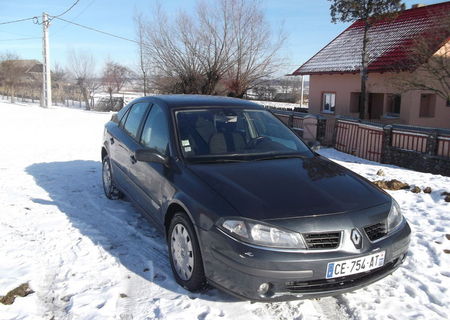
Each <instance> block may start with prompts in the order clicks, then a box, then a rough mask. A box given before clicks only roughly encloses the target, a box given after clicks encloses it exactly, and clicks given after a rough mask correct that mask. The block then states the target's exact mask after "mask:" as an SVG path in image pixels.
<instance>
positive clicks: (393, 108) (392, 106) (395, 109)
mask: <svg viewBox="0 0 450 320" xmlns="http://www.w3.org/2000/svg"><path fill="white" fill-rule="evenodd" d="M401 104H402V96H401V95H399V94H388V96H387V110H386V111H387V113H388V114H389V115H395V116H399V115H400V105H401Z"/></svg>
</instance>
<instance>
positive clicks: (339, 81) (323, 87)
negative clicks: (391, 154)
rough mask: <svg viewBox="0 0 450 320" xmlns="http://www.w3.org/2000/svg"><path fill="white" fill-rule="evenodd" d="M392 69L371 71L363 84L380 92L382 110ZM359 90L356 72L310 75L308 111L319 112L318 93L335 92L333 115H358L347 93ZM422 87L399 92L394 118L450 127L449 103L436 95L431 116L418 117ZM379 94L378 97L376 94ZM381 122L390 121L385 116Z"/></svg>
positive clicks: (320, 98) (389, 87) (400, 121)
mask: <svg viewBox="0 0 450 320" xmlns="http://www.w3.org/2000/svg"><path fill="white" fill-rule="evenodd" d="M393 76H394V75H393V74H392V73H371V74H369V80H368V82H367V88H368V91H369V92H372V93H384V94H385V95H384V105H383V114H386V113H387V111H388V110H387V109H388V102H387V101H388V96H387V95H386V94H387V93H396V90H395V89H393V86H392V80H391V79H392V78H393ZM359 91H360V77H359V74H329V75H311V76H310V90H309V109H310V113H317V114H318V113H322V114H323V112H322V110H321V109H322V108H321V104H322V93H324V92H334V93H336V110H335V114H336V115H344V116H351V117H358V116H359V115H358V113H356V112H355V113H352V112H350V94H351V92H359ZM422 93H428V92H425V91H409V92H406V93H403V94H402V95H401V107H400V119H396V120H395V121H394V122H396V123H402V124H408V125H415V126H427V127H437V128H450V107H447V106H446V102H445V101H444V100H443V99H442V98H440V97H436V106H435V115H434V117H432V118H424V117H419V111H420V95H421V94H422ZM378 98H379V97H378ZM383 122H386V123H388V122H393V121H392V120H386V121H383Z"/></svg>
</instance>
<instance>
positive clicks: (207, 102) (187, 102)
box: [136, 94, 264, 109]
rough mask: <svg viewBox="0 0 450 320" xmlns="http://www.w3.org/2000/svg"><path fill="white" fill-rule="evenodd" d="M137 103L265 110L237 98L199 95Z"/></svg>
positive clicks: (185, 95) (141, 99) (159, 97)
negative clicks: (152, 102)
mask: <svg viewBox="0 0 450 320" xmlns="http://www.w3.org/2000/svg"><path fill="white" fill-rule="evenodd" d="M137 101H149V102H151V101H154V102H157V103H159V104H161V105H165V106H166V107H167V108H169V109H173V108H184V107H186V108H189V107H214V106H223V107H241V108H242V107H244V108H248V109H264V107H263V106H261V105H259V104H256V103H254V102H250V101H248V100H242V99H237V98H230V97H223V96H207V95H197V94H171V95H158V96H148V97H143V98H140V99H138V100H136V102H137Z"/></svg>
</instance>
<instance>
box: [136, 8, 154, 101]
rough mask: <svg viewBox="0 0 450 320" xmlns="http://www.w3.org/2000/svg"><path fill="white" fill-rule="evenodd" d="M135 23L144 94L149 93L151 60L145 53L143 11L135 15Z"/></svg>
mask: <svg viewBox="0 0 450 320" xmlns="http://www.w3.org/2000/svg"><path fill="white" fill-rule="evenodd" d="M134 23H135V26H136V35H137V42H138V46H139V47H138V48H139V72H140V73H141V75H142V87H143V89H144V96H146V95H147V93H148V87H149V78H148V77H149V73H150V61H149V59H148V56H147V55H146V54H145V44H144V34H145V19H144V16H143V15H142V13H141V12H139V13H136V14H135V16H134Z"/></svg>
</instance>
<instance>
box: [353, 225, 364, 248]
mask: <svg viewBox="0 0 450 320" xmlns="http://www.w3.org/2000/svg"><path fill="white" fill-rule="evenodd" d="M350 238H351V239H352V242H353V244H354V245H355V248H356V249H361V244H362V236H361V233H359V231H358V230H357V229H353V230H352V233H351V235H350Z"/></svg>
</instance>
